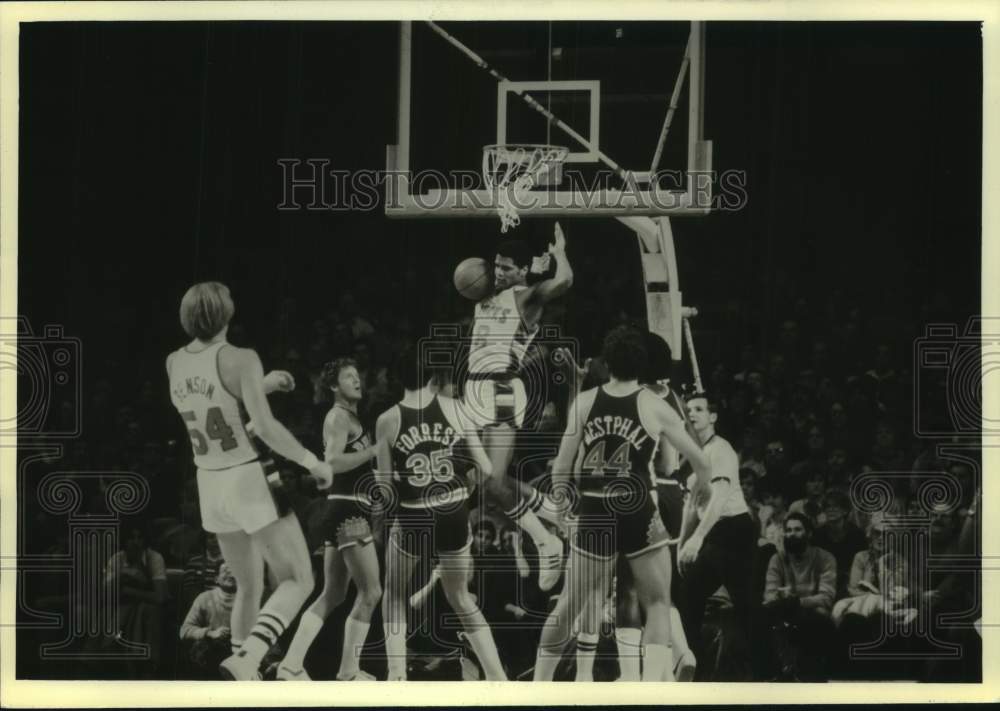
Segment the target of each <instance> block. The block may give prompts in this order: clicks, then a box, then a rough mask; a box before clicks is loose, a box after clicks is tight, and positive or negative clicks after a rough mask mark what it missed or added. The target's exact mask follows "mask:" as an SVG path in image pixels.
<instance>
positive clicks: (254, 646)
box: [241, 609, 288, 663]
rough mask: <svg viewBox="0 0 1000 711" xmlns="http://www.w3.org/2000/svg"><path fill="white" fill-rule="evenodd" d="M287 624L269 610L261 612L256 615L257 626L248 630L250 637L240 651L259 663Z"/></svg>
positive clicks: (275, 642) (276, 641)
mask: <svg viewBox="0 0 1000 711" xmlns="http://www.w3.org/2000/svg"><path fill="white" fill-rule="evenodd" d="M286 627H288V623H287V622H286V621H285V620H282V619H281V618H280V617H278V616H277V615H276V614H274V613H273V612H271V611H270V610H266V609H264V610H261V611H260V614H259V615H257V624H255V625H254V626H253V629H251V630H250V636H249V637H247V641H246V642H245V643H244V644H243V647H242V649H241V651H243V652H246V654H247V656H248V657H250V658H251V659H253V660H255V661H256V662H258V663H259V662H260V660H261V659H263V658H264V655H265V654H267V652H268V650H270V649H271V647H273V646H274V645H275V644H277V643H278V638H279V637H281V635H282V634H283V633H284V631H285V628H286Z"/></svg>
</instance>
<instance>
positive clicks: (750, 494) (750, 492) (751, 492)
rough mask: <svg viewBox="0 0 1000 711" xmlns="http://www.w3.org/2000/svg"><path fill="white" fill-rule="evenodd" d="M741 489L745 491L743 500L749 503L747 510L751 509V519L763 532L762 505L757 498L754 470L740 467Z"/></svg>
mask: <svg viewBox="0 0 1000 711" xmlns="http://www.w3.org/2000/svg"><path fill="white" fill-rule="evenodd" d="M740 488H741V489H743V500H744V501H746V502H747V508H748V509H750V517H751V518H752V519H753V521H754V524H755V525H756V528H757V529H758V530H759V531H761V532H763V529H762V527H761V525H760V508H761V503H760V500H759V499H758V498H757V473H756V472H755V471H754V470H753V469H749V468H747V467H743V466H741V467H740Z"/></svg>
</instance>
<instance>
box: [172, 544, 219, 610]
mask: <svg viewBox="0 0 1000 711" xmlns="http://www.w3.org/2000/svg"><path fill="white" fill-rule="evenodd" d="M196 551H197V552H196V553H195V555H192V556H191V557H189V558H188V559H187V562H186V563H185V565H184V577H183V578H182V582H181V600H180V604H181V609H185V608H188V607H190V606H191V604H192V603H193V602H194V599H195V598H196V597H198V595H200V594H201V593H203V592H205V591H206V590H211V589H212V587H213V586H214V585H215V581H216V580H217V579H218V576H219V566H221V565H222V551H221V550H220V549H219V539H218V538H217V537H216V536H215V534H214V533H206V534H205V538H204V543H203V544H202V546H201V547H200V549H196Z"/></svg>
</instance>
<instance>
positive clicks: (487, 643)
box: [465, 626, 507, 681]
mask: <svg viewBox="0 0 1000 711" xmlns="http://www.w3.org/2000/svg"><path fill="white" fill-rule="evenodd" d="M465 637H466V639H468V640H469V645H470V646H471V647H472V651H473V652H475V653H476V657H477V658H478V659H479V664H480V666H482V667H483V672H484V673H485V674H486V681H507V674H506V672H504V670H503V664H501V663H500V655H499V654H498V653H497V645H496V643H495V642H494V641H493V633H492V632H490V628H489V627H486V626H483V627H480V628H479V629H477V630H474V631H471V632H466V633H465Z"/></svg>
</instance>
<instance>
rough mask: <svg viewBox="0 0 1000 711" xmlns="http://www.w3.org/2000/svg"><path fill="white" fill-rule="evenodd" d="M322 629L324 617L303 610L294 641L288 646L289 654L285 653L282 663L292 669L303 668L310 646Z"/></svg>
mask: <svg viewBox="0 0 1000 711" xmlns="http://www.w3.org/2000/svg"><path fill="white" fill-rule="evenodd" d="M321 629H323V618H322V617H320V616H319V615H317V614H316V613H314V612H312V611H311V610H306V611H305V612H303V613H302V618H301V619H300V620H299V628H298V629H297V630H295V636H294V637H293V638H292V643H291V644H290V645H289V646H288V654H286V655H285V658H284V659H283V660H282V661H281V664H282V665H283V666H286V667H288V668H289V669H291V670H292V671H298V670H299V669H301V668H302V667H303V665H304V664H305V660H306V654H307V653H308V652H309V647H311V646H312V643H313V640H314V639H316V635H318V634H319V631H320V630H321Z"/></svg>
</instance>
